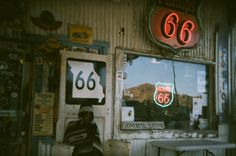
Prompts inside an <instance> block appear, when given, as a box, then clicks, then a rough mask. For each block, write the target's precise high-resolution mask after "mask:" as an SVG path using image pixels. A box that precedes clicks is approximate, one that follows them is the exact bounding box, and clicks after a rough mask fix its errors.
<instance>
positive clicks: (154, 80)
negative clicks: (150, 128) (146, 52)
mask: <svg viewBox="0 0 236 156" xmlns="http://www.w3.org/2000/svg"><path fill="white" fill-rule="evenodd" d="M123 61H124V63H123V64H124V66H123V97H122V119H121V120H122V121H123V122H125V121H133V122H156V121H160V122H164V125H165V128H166V129H207V128H208V127H209V126H208V111H209V102H208V101H209V100H208V99H209V90H210V89H209V83H208V82H209V72H208V66H207V65H205V64H197V63H189V62H182V61H175V60H167V59H162V58H155V57H147V56H141V55H135V54H125V58H124V59H123ZM126 112H127V113H128V114H125V113H126ZM132 112H133V116H132V115H130V114H132ZM199 121H201V123H202V124H200V123H199Z"/></svg>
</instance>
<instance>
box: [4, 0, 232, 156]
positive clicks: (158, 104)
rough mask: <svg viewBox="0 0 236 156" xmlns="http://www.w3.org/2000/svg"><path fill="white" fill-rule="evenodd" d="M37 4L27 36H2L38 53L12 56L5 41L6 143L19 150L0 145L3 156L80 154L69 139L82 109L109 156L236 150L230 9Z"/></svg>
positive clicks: (208, 4) (218, 5)
mask: <svg viewBox="0 0 236 156" xmlns="http://www.w3.org/2000/svg"><path fill="white" fill-rule="evenodd" d="M27 5H28V7H27V9H28V10H27V14H25V17H27V18H25V21H24V22H25V23H24V26H25V27H24V31H22V32H21V35H22V36H14V35H15V34H17V33H14V31H15V28H12V31H11V29H9V32H8V31H6V33H5V31H4V30H8V29H4V28H5V27H6V25H7V26H8V27H11V26H12V24H6V23H4V22H3V23H0V28H2V29H0V30H3V31H0V37H1V38H3V39H5V38H7V39H8V42H12V43H17V44H19V42H20V41H22V40H24V43H25V44H26V45H27V46H29V48H27V49H24V50H23V51H24V52H22V50H20V49H19V47H21V46H19V47H17V48H18V49H17V48H16V49H14V46H11V45H9V46H8V47H11V49H10V50H9V48H7V50H6V48H5V47H4V48H2V47H3V45H5V44H6V43H5V42H4V43H1V42H0V48H1V52H0V55H1V58H0V63H1V64H0V76H1V77H0V79H1V80H2V82H1V83H0V95H1V97H0V99H1V100H0V123H4V124H0V126H2V127H1V132H2V135H0V140H1V138H3V139H6V138H4V137H9V136H10V138H7V139H6V140H7V144H5V145H7V146H8V145H9V146H8V147H7V146H1V147H0V149H2V152H5V153H3V154H6V155H7V154H8V155H9V154H12V155H20V156H23V155H32V156H60V155H61V156H62V155H63V156H70V155H71V153H72V151H73V148H74V147H73V146H69V145H66V144H64V143H63V137H64V133H65V130H66V127H67V126H68V123H69V122H70V121H74V120H77V119H78V110H79V108H80V105H81V104H82V103H89V104H90V103H92V105H93V107H94V112H95V114H94V121H95V123H96V124H97V125H98V129H99V131H100V138H101V141H102V145H103V151H104V155H105V156H109V155H110V156H118V155H119V156H120V155H127V156H152V155H161V156H167V155H168V156H169V155H174V154H175V152H176V153H177V154H181V155H183V156H187V155H197V156H198V155H199V156H200V155H202V154H204V153H208V154H209V153H212V154H214V155H216V156H221V155H225V151H226V149H230V150H231V149H232V148H235V147H236V146H235V144H231V143H229V144H228V142H229V141H231V142H235V141H234V140H235V139H231V138H229V136H235V135H232V134H231V133H232V131H233V129H235V126H232V124H231V126H230V122H229V121H232V117H231V115H232V112H234V110H235V106H234V104H233V102H232V101H233V99H234V97H233V94H231V91H234V89H233V86H235V84H234V81H232V79H231V76H232V75H231V71H233V68H234V66H235V62H234V61H232V58H234V57H233V52H232V51H233V45H234V44H231V43H234V40H235V39H234V37H232V36H233V35H234V34H235V32H234V31H233V32H230V31H229V29H228V28H229V26H228V24H227V22H228V21H227V20H228V19H227V18H226V17H228V15H227V11H226V10H227V5H226V4H225V3H224V2H218V1H217V2H215V1H204V2H203V1H202V2H200V1H197V0H196V1H195V0H193V1H191V2H190V1H188V0H165V1H163V0H157V1H153V0H150V1H142V2H137V1H136V0H129V1H122V0H91V1H85V0H84V1H83V0H81V1H77V0H72V1H70V2H68V1H66V0H61V1H56V0H53V1H50V2H46V1H44V0H37V1H30V2H29V3H27ZM45 17H50V18H45ZM101 17H102V18H101ZM16 25H17V24H16ZM13 30H14V31H13ZM24 33H25V34H24ZM6 34H7V36H5V35H6ZM229 34H232V36H231V37H229V36H230V35H229ZM11 35H13V36H11ZM14 37H16V38H14ZM17 37H18V38H17ZM1 38H0V39H1ZM6 45H7V44H6ZM4 49H5V50H4ZM12 49H13V50H12ZM5 52H7V54H8V53H9V54H10V55H6V53H5ZM2 58H4V59H2ZM5 59H6V60H7V61H6V62H4V60H5ZM230 60H231V61H230ZM6 63H7V64H8V65H6ZM231 63H232V64H231ZM8 67H9V68H8ZM16 67H17V68H16ZM232 74H234V75H235V72H233V73H232ZM17 80H20V81H17ZM233 80H234V77H233ZM17 95H21V96H17ZM2 96H3V97H5V96H6V97H7V98H2ZM231 108H233V109H231ZM231 110H232V111H231ZM9 121H11V122H9ZM25 122H27V123H28V124H27V123H25ZM229 126H230V127H233V129H232V130H231V129H230V130H229ZM7 130H9V131H7ZM229 133H230V134H229ZM196 140H198V141H199V140H200V141H204V144H205V145H206V147H210V148H209V149H207V150H206V149H205V148H204V146H202V144H203V143H201V142H200V143H199V142H194V141H196ZM13 141H16V143H14V144H13V143H12V142H13ZM161 141H168V142H161ZM175 141H176V142H175ZM177 141H183V142H184V141H186V142H187V141H188V143H189V144H190V146H191V147H190V148H189V149H195V151H194V150H193V151H192V150H186V147H185V148H184V150H180V151H178V149H177V146H173V147H170V144H171V143H177V144H178V143H179V144H181V145H182V143H183V142H181V143H180V142H177ZM208 141H210V142H208ZM211 141H221V142H224V143H225V144H223V143H221V144H217V143H215V142H211ZM0 143H1V144H2V142H0ZM164 143H167V145H166V146H165V147H163V146H164ZM196 144H200V145H198V146H196ZM162 145H163V146H162ZM16 146H17V147H19V148H16V150H15V151H13V150H11V149H13V148H14V147H16ZM217 146H218V147H221V148H219V149H217V148H216V147H217ZM181 148H182V147H181ZM5 149H7V150H5ZM19 149H24V150H22V153H19ZM10 152H15V153H10ZM227 154H229V155H232V151H229V152H228V153H227ZM0 155H1V152H0Z"/></svg>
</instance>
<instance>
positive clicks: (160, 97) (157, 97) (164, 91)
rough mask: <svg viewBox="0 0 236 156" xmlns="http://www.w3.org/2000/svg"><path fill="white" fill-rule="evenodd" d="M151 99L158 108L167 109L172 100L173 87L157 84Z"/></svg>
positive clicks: (166, 84) (168, 84) (169, 84)
mask: <svg viewBox="0 0 236 156" xmlns="http://www.w3.org/2000/svg"><path fill="white" fill-rule="evenodd" d="M153 99H154V101H155V103H156V104H157V105H158V106H161V107H167V106H169V105H171V103H172V102H173V100H174V85H173V84H171V83H161V82H157V83H156V85H155V92H154V96H153Z"/></svg>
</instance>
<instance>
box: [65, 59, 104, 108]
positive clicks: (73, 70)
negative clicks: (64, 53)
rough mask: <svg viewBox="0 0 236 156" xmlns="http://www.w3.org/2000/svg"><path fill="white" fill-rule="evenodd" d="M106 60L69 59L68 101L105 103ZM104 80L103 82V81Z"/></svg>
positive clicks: (68, 102)
mask: <svg viewBox="0 0 236 156" xmlns="http://www.w3.org/2000/svg"><path fill="white" fill-rule="evenodd" d="M104 69H105V63H104V62H96V61H95V62H91V61H82V60H68V61H67V83H66V85H67V86H66V88H67V92H66V102H67V104H70V103H79V104H81V103H92V104H104V102H105V88H104V85H105V81H104V80H105V72H104V71H103V70H104ZM102 82H103V83H102Z"/></svg>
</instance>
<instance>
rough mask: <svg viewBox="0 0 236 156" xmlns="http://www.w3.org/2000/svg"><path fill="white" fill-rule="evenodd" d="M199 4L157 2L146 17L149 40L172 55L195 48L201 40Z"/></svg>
mask: <svg viewBox="0 0 236 156" xmlns="http://www.w3.org/2000/svg"><path fill="white" fill-rule="evenodd" d="M199 4H200V3H199V1H196V0H192V1H189V0H168V1H164V0H158V1H157V3H156V5H154V6H153V8H152V9H151V10H150V12H149V16H148V23H147V29H148V35H149V37H150V39H151V40H152V41H153V42H154V43H155V44H157V45H159V46H161V47H164V48H167V49H170V50H171V51H173V52H174V53H177V52H179V51H181V50H187V49H192V48H195V47H196V46H197V44H198V43H199V41H200V38H201V27H200V22H199V16H198V8H199Z"/></svg>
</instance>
